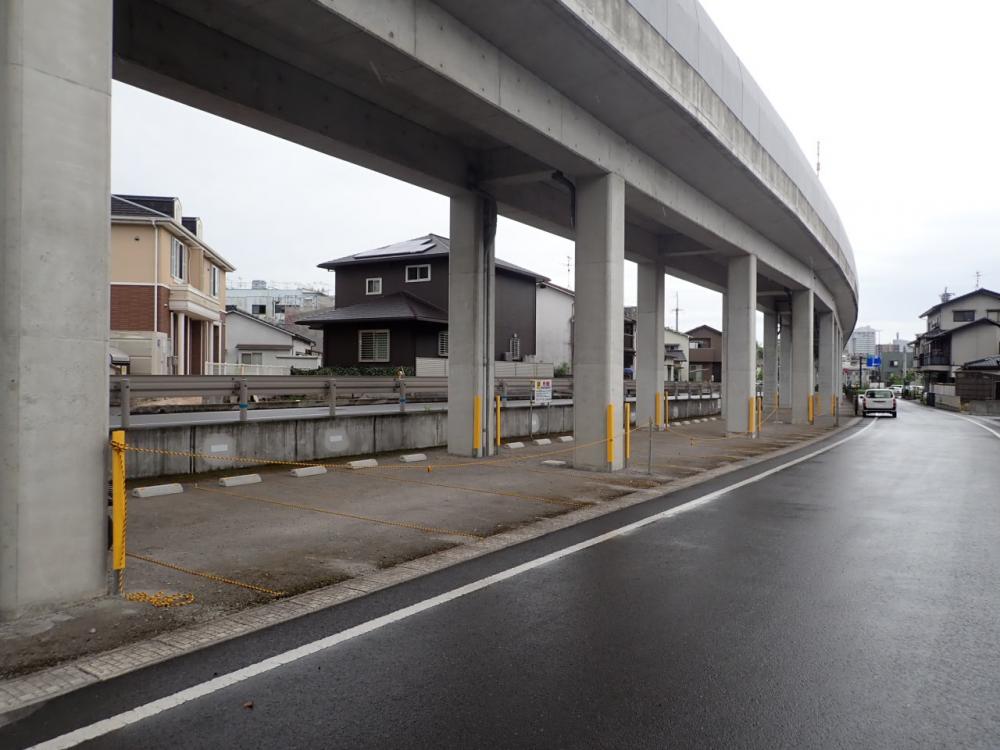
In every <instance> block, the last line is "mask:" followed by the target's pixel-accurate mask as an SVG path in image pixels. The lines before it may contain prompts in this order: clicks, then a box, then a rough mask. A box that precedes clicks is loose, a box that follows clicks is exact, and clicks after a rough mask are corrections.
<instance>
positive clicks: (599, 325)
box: [573, 174, 625, 470]
mask: <svg viewBox="0 0 1000 750" xmlns="http://www.w3.org/2000/svg"><path fill="white" fill-rule="evenodd" d="M624 277H625V183H624V181H623V180H622V178H621V177H619V176H618V175H614V174H609V175H604V176H603V177H595V178H588V179H583V180H580V181H579V183H578V184H577V187H576V304H575V308H574V309H575V320H576V323H575V344H574V347H573V434H574V435H575V437H576V443H577V445H578V446H579V447H578V448H577V449H576V451H575V453H574V461H575V464H576V466H577V467H579V468H588V469H600V470H607V469H609V468H610V469H620V468H621V467H622V460H623V458H622V456H623V452H622V442H623V440H622V437H623V436H622V425H623V424H624V422H623V417H622V406H623V402H624V394H623V389H624V382H623V377H622V355H621V352H622V330H623V327H624V325H625V310H624V307H623V304H624V293H623V289H622V285H623V283H624ZM609 405H610V406H611V407H612V408H613V410H614V420H613V427H614V450H613V452H612V460H611V462H610V465H609V462H608V455H607V445H606V444H605V443H604V442H603V441H604V440H605V439H606V438H607V427H606V424H607V410H608V406H609Z"/></svg>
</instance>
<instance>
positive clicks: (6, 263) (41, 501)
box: [0, 0, 112, 618]
mask: <svg viewBox="0 0 1000 750" xmlns="http://www.w3.org/2000/svg"><path fill="white" fill-rule="evenodd" d="M111 9H112V5H111V3H109V2H106V1H105V0H63V1H62V2H56V1H55V0H53V1H52V2H46V3H40V2H36V0H8V1H7V2H3V3H0V351H2V352H3V356H2V357H0V383H2V387H0V618H10V617H15V616H17V615H19V614H21V613H23V612H25V611H26V610H29V609H31V608H34V607H42V606H45V605H50V604H55V603H63V602H68V601H73V600H80V599H84V598H88V597H90V596H96V595H99V594H102V593H104V592H105V591H106V586H107V583H106V581H107V579H106V576H105V564H104V557H105V523H106V522H105V512H106V509H105V503H106V500H105V493H106V487H105V467H106V465H107V458H106V443H107V435H108V387H107V378H108V254H109V233H110V221H109V194H110V174H109V165H110V157H111V138H110V118H111V112H110V109H111ZM53 289H57V290H58V295H57V296H56V297H55V298H53V295H52V290H53ZM45 300H50V302H49V303H44V301H45ZM42 308H44V314H42Z"/></svg>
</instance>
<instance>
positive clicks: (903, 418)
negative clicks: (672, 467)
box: [0, 404, 1000, 748]
mask: <svg viewBox="0 0 1000 750" xmlns="http://www.w3.org/2000/svg"><path fill="white" fill-rule="evenodd" d="M973 421H975V420H972V421H970V420H966V419H962V418H961V417H958V416H954V415H950V414H945V413H941V412H935V411H932V410H928V409H926V408H923V407H918V406H913V405H910V404H903V405H902V406H901V407H900V417H899V418H898V419H895V420H894V419H891V418H873V419H869V420H867V421H866V422H865V423H864V425H863V426H861V427H860V428H855V429H852V430H851V431H848V432H847V433H841V434H840V435H837V436H835V437H833V438H831V439H830V440H828V441H826V442H825V443H824V444H823V445H826V446H829V445H833V444H835V443H839V442H840V441H844V440H845V438H847V439H846V441H845V442H842V443H840V444H839V445H835V447H832V448H831V449H830V450H829V451H827V452H823V453H821V454H819V455H816V456H814V457H812V458H808V459H806V460H804V461H802V462H800V463H798V464H794V465H791V466H787V468H784V469H783V470H780V471H776V472H774V473H771V474H767V475H764V476H761V472H762V471H766V470H768V469H776V468H778V467H780V466H782V465H784V464H787V463H788V462H789V461H790V457H788V456H786V457H782V458H779V459H775V460H774V461H772V462H770V463H766V464H761V465H758V466H756V467H752V468H749V469H746V470H744V471H742V472H738V473H735V474H731V475H729V476H727V477H722V478H719V479H717V480H713V481H711V482H708V483H705V484H703V485H700V486H698V487H694V488H690V489H688V490H684V491H681V492H679V493H675V494H673V495H669V496H666V497H664V498H661V499H659V500H654V501H651V502H649V503H646V504H643V505H642V506H634V507H632V508H629V509H626V510H624V511H621V512H618V513H615V514H613V515H610V516H605V517H602V518H598V519H594V520H593V521H591V522H588V523H586V524H582V525H580V526H576V527H573V528H570V529H566V530H564V531H561V532H558V533H555V534H551V535H549V536H546V537H543V538H541V539H538V540H534V541H532V542H529V543H526V544H522V545H518V546H516V547H513V548H510V549H507V550H503V551H500V552H498V553H495V554H493V555H490V556H487V557H484V558H480V559H477V560H473V561H471V562H469V563H465V564H463V565H460V566H457V567H454V568H451V569H448V570H444V571H441V572H439V573H435V574H432V575H429V576H425V577H423V578H421V579H418V580H416V581H413V582H410V583H407V584H403V585H401V586H396V587H393V588H391V589H386V590H383V591H380V592H377V593H375V594H373V595H371V596H368V597H364V598H363V599H359V600H356V601H353V602H350V603H348V604H345V605H342V606H339V607H335V608H333V609H330V610H327V611H324V612H321V613H317V614H315V615H311V616H309V617H304V618H300V619H299V620H296V621H293V622H291V623H287V624H285V625H281V626H276V627H274V628H271V629H269V630H266V631H262V632H260V633H257V634H254V635H251V636H247V637H245V638H242V639H239V640H237V641H233V642H230V643H227V644H222V645H220V646H217V647H214V648H211V649H207V650H204V651H201V652H198V653H196V654H192V655H189V656H187V657H183V658H180V659H176V660H173V661H171V662H168V663H165V664H162V665H159V666H156V667H151V668H148V669H145V670H142V671H140V672H137V673H133V674H131V675H127V676H125V677H122V678H119V679H116V680H113V681H110V682H108V683H104V684H102V685H98V686H95V687H92V688H87V689H84V690H81V691H79V692H77V693H73V694H70V695H68V696H64V697H63V698H59V699H56V700H53V701H51V702H49V703H48V704H46V705H44V706H42V707H41V708H39V709H37V710H36V711H34V712H33V713H30V714H28V715H26V716H24V717H22V718H21V719H20V720H19V721H15V722H14V723H12V724H9V725H8V726H6V727H4V728H3V729H0V746H3V747H18V746H24V745H28V744H31V743H33V742H37V741H39V740H44V739H47V738H51V737H55V736H58V735H62V734H64V733H66V732H69V731H71V730H74V729H77V728H79V727H83V726H87V725H91V724H93V723H94V722H97V721H100V720H102V719H108V717H113V716H117V715H119V714H121V712H124V711H128V710H129V709H133V708H137V707H139V708H138V709H137V712H136V713H134V714H131V715H126V719H125V720H122V719H121V718H120V717H119V718H116V719H112V720H111V722H110V723H108V724H106V725H102V727H103V729H113V731H110V732H108V733H103V734H101V735H100V736H99V737H97V738H96V739H95V740H94V741H93V744H92V745H91V746H94V747H134V748H144V747H162V748H168V747H170V748H175V747H244V748H246V747H282V748H298V747H302V748H306V747H331V748H340V747H343V748H364V747H373V748H374V747H379V748H386V747H394V748H395V747H399V748H450V747H455V748H473V747H511V748H513V747H580V748H595V747H599V748H603V747H607V748H611V747H637V748H646V747H648V748H664V747H725V748H732V747H760V748H779V747H787V748H792V747H794V748H803V747H823V748H827V747H866V748H871V747H886V748H902V747H949V748H956V747H982V748H996V747H998V746H1000V709H998V706H1000V632H998V625H1000V585H998V575H1000V492H998V487H1000V427H998V425H997V424H996V423H995V422H991V421H989V420H980V421H979V422H978V423H977V424H974V423H973ZM980 425H987V426H989V429H990V430H992V431H993V432H990V431H988V430H987V429H984V428H983V427H981V426H980ZM814 450H816V448H809V449H805V450H803V451H800V452H799V453H798V454H792V456H798V457H803V456H805V455H807V454H809V453H810V452H812V451H814ZM754 476H757V477H758V478H759V479H758V481H755V482H750V483H744V484H742V485H741V486H737V487H735V488H733V489H731V490H730V491H728V492H723V493H719V494H718V496H715V495H713V494H708V493H713V492H715V491H717V490H721V489H724V488H726V487H727V486H732V485H733V484H734V483H735V482H738V481H741V480H744V479H749V478H752V477H754ZM657 514H659V515H658V520H655V521H653V522H650V523H647V524H646V525H643V526H640V527H638V528H634V529H631V530H629V531H628V532H627V533H621V534H616V533H614V531H615V530H616V529H620V528H621V527H623V526H626V525H628V524H636V523H642V522H644V520H645V521H649V518H650V517H651V516H654V515H657ZM603 534H607V535H608V538H606V539H604V540H602V541H600V542H599V543H591V544H589V545H588V546H584V547H583V548H580V549H574V548H573V547H572V546H571V545H576V544H580V543H583V542H586V541H587V540H593V539H594V538H595V537H599V535H603ZM567 550H568V551H567ZM546 555H550V556H552V557H551V559H547V560H543V561H544V564H539V563H538V562H537V561H538V560H539V558H542V557H543V556H546ZM533 561H535V562H533ZM519 565H523V566H524V569H523V570H519V569H517V568H515V567H514V566H519ZM512 568H514V570H513V573H512V572H511V569H512ZM504 571H507V572H506V573H504ZM514 573H516V574H514ZM498 574H499V575H498ZM487 576H497V577H498V580H495V581H493V580H492V579H487V580H486V582H485V583H484V582H483V579H484V577H487ZM477 581H479V582H480V583H478V584H475V582H477ZM469 584H474V585H471V586H469V588H468V589H466V590H464V591H463V590H460V591H459V592H457V593H456V592H455V589H456V587H460V586H463V585H469ZM449 592H450V593H449ZM458 594H462V595H458ZM432 597H438V599H434V598H432ZM407 607H410V608H411V609H405V608H407ZM391 613H397V614H396V615H395V617H397V618H398V619H396V621H393V622H387V621H386V620H375V621H374V623H373V622H372V621H373V618H379V617H385V616H386V615H389V614H391ZM388 619H393V618H388ZM352 627H354V628H356V630H353V631H347V632H346V634H345V635H344V636H342V638H343V640H342V642H340V643H336V644H332V645H331V644H329V643H326V644H324V643H320V644H317V645H313V646H309V645H308V644H314V643H315V642H316V641H317V639H323V638H328V637H330V636H332V635H334V634H337V633H344V631H345V629H348V628H352ZM349 636H353V637H349ZM324 645H325V646H326V647H325V648H322V646H324ZM297 647H303V651H302V652H300V653H295V652H293V653H292V654H291V655H287V652H288V650H289V649H294V648H297ZM281 653H286V657H283V659H287V660H288V663H284V664H282V665H280V666H275V665H274V663H273V662H268V663H265V664H264V665H263V666H264V667H273V668H270V669H269V671H262V667H261V666H256V667H255V666H252V665H255V664H257V665H259V663H260V662H261V660H264V659H268V658H270V657H273V656H275V655H276V654H281ZM293 657H299V658H293ZM240 669H245V670H247V671H245V672H243V673H236V677H242V678H244V679H242V680H241V681H238V682H235V684H231V685H229V686H228V687H227V686H221V685H220V684H219V678H220V676H225V675H231V674H232V673H233V672H234V671H235V670H240ZM256 672H260V673H259V674H255V673H256ZM213 678H215V682H207V683H206V681H209V680H213ZM193 686H200V687H198V688H196V689H197V691H198V692H199V693H201V694H200V695H198V696H197V697H194V696H192V695H191V694H187V697H190V698H191V699H190V700H188V701H187V702H183V703H181V704H180V705H176V706H175V707H170V706H169V705H167V706H166V707H165V706H164V704H162V703H160V704H156V703H154V704H153V708H154V709H155V708H164V710H162V711H161V712H159V713H155V714H154V715H148V716H147V714H150V713H151V709H150V708H148V704H149V703H150V702H151V701H157V700H161V699H163V698H164V696H169V695H172V694H175V693H176V692H177V691H180V690H184V689H189V688H192V687H193ZM249 702H252V708H250V707H246V706H247V705H248V704H249ZM143 706H147V708H142V707H143ZM129 716H131V717H132V718H135V719H137V720H136V721H134V722H133V723H127V722H128V721H129V719H128V717H129ZM126 723H127V725H125V726H121V725H123V724H126ZM119 726H121V728H116V727H119ZM64 746H68V745H64Z"/></svg>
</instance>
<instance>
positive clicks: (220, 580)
mask: <svg viewBox="0 0 1000 750" xmlns="http://www.w3.org/2000/svg"><path fill="white" fill-rule="evenodd" d="M126 555H127V556H128V557H134V558H135V559H136V560H142V561H143V562H148V563H150V564H152V565H159V566H160V567H162V568H167V569H169V570H176V571H177V572H178V573H187V574H188V575H192V576H198V577H199V578H207V579H208V580H210V581H216V582H218V583H228V584H229V585H230V586H239V587H240V588H243V589H249V590H250V591H257V592H260V593H262V594H268V595H270V596H284V595H285V592H284V591H274V590H273V589H268V588H264V587H263V586H257V585H255V584H253V583H244V582H243V581H237V580H235V579H233V578H225V577H224V576H217V575H215V574H214V573H205V572H204V571H201V570H191V569H190V568H184V567H181V566H180V565H174V564H173V563H168V562H164V561H163V560H156V559H154V558H152V557H147V556H145V555H137V554H136V553H135V552H128V553H126ZM161 595H162V592H160V594H156V595H152V596H161ZM129 596H144V597H148V598H152V596H151V595H149V594H145V595H134V594H130V595H129ZM174 596H179V597H183V596H190V597H191V601H194V595H193V594H175V595H174ZM136 601H146V599H145V598H144V599H136ZM189 603H190V602H185V604H189ZM157 606H165V605H157ZM170 606H178V605H176V604H175V605H170Z"/></svg>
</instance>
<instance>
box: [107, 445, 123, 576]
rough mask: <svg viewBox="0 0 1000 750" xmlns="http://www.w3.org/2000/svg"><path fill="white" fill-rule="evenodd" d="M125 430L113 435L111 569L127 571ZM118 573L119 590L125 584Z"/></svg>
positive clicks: (120, 573)
mask: <svg viewBox="0 0 1000 750" xmlns="http://www.w3.org/2000/svg"><path fill="white" fill-rule="evenodd" d="M125 503H126V497H125V430H115V431H114V432H112V433H111V567H112V568H114V569H115V570H117V571H124V570H125ZM122 575H124V574H123V573H122V572H119V573H118V580H119V590H120V589H121V584H122V583H123V582H124V579H123V578H122Z"/></svg>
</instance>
